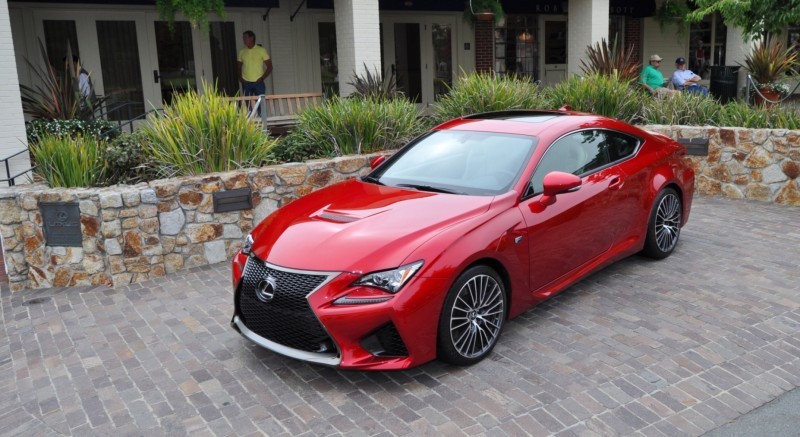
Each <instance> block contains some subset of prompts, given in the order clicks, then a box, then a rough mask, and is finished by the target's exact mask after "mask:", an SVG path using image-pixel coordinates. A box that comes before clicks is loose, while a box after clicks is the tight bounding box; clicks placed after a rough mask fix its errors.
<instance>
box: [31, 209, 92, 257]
mask: <svg viewBox="0 0 800 437" xmlns="http://www.w3.org/2000/svg"><path fill="white" fill-rule="evenodd" d="M39 208H40V210H41V212H42V222H43V223H44V240H45V244H46V245H47V246H61V247H64V246H67V247H83V234H82V233H81V211H80V208H79V207H78V203H77V202H52V203H46V202H41V203H39Z"/></svg>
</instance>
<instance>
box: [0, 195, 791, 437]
mask: <svg viewBox="0 0 800 437" xmlns="http://www.w3.org/2000/svg"><path fill="white" fill-rule="evenodd" d="M798 211H800V210H798V209H797V208H791V207H781V206H775V205H771V204H764V203H755V202H747V201H741V200H730V199H723V198H711V197H699V198H697V199H696V201H695V205H694V211H693V213H692V217H691V220H690V223H689V225H688V226H687V227H686V228H685V229H684V233H683V239H682V242H681V243H680V245H679V246H678V249H677V252H676V253H675V254H674V255H673V256H672V257H670V258H668V259H666V260H664V261H660V262H654V261H649V260H646V259H643V258H639V257H631V258H629V259H627V260H625V261H623V262H620V263H618V264H616V265H614V266H611V267H609V268H607V269H605V270H603V271H601V272H599V273H597V274H595V275H593V276H591V277H590V278H588V279H586V280H584V281H583V282H581V283H579V284H577V285H575V286H573V287H572V288H571V289H569V290H567V291H565V292H564V293H562V294H560V295H559V296H557V297H555V298H553V299H551V300H550V301H548V302H546V303H544V304H543V305H541V306H539V307H537V308H535V309H533V310H531V311H529V312H527V313H526V314H524V315H523V316H521V317H519V318H517V319H515V320H513V321H512V322H511V323H509V324H508V325H507V330H506V331H505V332H504V334H503V337H502V338H501V340H500V343H499V344H498V346H497V348H496V349H495V352H494V354H493V355H492V356H491V358H490V359H487V360H485V361H483V362H482V363H479V364H477V365H475V366H472V367H468V368H457V367H451V366H447V365H444V364H442V363H439V362H433V363H429V364H427V365H424V366H422V367H419V368H417V369H413V370H409V371H402V372H389V373H359V372H343V371H337V370H333V369H329V368H324V367H317V366H313V365H308V364H304V363H301V362H298V361H295V360H292V359H288V358H283V357H280V356H278V355H275V354H273V353H271V352H269V351H266V350H263V349H261V348H259V347H256V346H254V345H253V344H252V343H250V342H249V341H247V340H245V339H244V338H242V337H241V336H240V335H239V334H237V333H236V332H234V331H233V330H232V329H231V328H230V327H229V325H228V323H229V320H230V316H231V312H232V308H231V306H232V302H231V290H230V283H229V281H230V280H229V267H228V265H227V264H218V265H214V266H210V267H204V268H198V269H194V270H190V271H188V272H185V273H182V274H177V275H170V276H168V277H166V278H163V279H159V280H157V281H150V282H146V283H142V284H138V285H131V286H127V287H121V288H116V289H109V288H104V287H100V288H97V287H95V288H80V289H70V290H66V289H51V290H45V291H39V292H27V293H16V294H14V295H10V293H9V292H8V289H7V286H5V287H6V288H5V289H4V290H3V292H2V297H0V305H1V306H0V310H2V328H3V329H2V333H3V335H2V336H0V435H17V434H21V435H25V436H33V435H58V434H73V435H81V436H86V435H109V434H114V435H147V436H151V435H184V434H192V435H261V434H267V435H298V434H307V435H326V434H339V433H341V434H347V435H441V434H444V435H462V434H463V435H474V434H489V435H492V436H497V435H506V434H507V435H523V434H531V435H549V434H556V435H564V436H571V435H603V436H605V435H627V434H636V435H648V436H649V435H654V436H655V435H666V436H678V435H700V434H703V433H704V432H706V431H708V430H711V429H714V428H716V427H719V426H721V425H723V424H725V423H726V422H728V421H730V420H732V419H734V418H737V417H739V416H740V415H742V414H744V413H746V412H748V411H750V410H752V409H754V408H756V407H758V406H761V405H763V404H765V403H767V402H769V401H770V400H772V399H774V398H776V397H777V396H779V395H780V394H782V393H784V392H787V391H789V390H791V389H793V388H795V387H798V386H799V385H800V338H799V337H800V336H798V332H799V331H800V329H798V328H799V327H800V281H798V275H797V267H798V266H797V264H798V260H800V231H798V227H797V218H798ZM31 299H36V300H34V301H31ZM37 302H38V303H37Z"/></svg>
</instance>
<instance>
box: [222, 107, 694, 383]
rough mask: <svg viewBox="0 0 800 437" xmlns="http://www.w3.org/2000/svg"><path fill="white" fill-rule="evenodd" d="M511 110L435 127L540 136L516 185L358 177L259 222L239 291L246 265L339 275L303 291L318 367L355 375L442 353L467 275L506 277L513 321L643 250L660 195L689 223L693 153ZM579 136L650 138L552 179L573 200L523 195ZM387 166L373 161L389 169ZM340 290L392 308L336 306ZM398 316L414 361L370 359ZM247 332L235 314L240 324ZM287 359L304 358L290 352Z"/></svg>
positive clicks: (611, 126) (602, 123) (604, 124)
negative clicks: (322, 337)
mask: <svg viewBox="0 0 800 437" xmlns="http://www.w3.org/2000/svg"><path fill="white" fill-rule="evenodd" d="M506 114H510V115H509V116H507V117H499V118H494V116H492V115H490V116H488V117H486V118H480V117H478V118H461V119H457V120H453V121H450V122H447V123H444V124H442V125H440V126H438V127H436V128H434V130H436V131H447V130H452V131H459V132H462V131H470V132H493V133H505V134H515V135H525V136H530V137H536V138H538V142H537V144H536V146H535V149H533V151H532V153H531V154H530V158H529V160H528V162H527V163H525V165H524V166H523V167H521V168H522V170H521V172H520V173H519V177H518V178H517V179H516V182H515V183H514V184H513V185H511V188H510V189H508V190H506V191H505V192H502V193H498V194H495V195H458V194H446V193H438V192H429V191H419V190H414V189H410V188H403V187H396V186H389V185H378V184H375V183H371V182H367V181H362V180H358V179H352V180H348V181H345V182H341V183H338V184H335V185H333V186H330V187H327V188H324V189H321V190H319V191H316V192H314V193H311V194H309V195H307V196H305V197H303V198H301V199H298V200H296V201H294V202H292V203H290V204H288V205H286V206H284V207H282V208H280V209H279V210H278V211H276V212H275V213H273V214H272V215H270V216H269V217H268V218H267V219H265V220H264V221H263V222H262V223H261V224H259V225H258V226H257V227H256V229H255V230H254V231H253V233H252V238H253V244H252V248H251V249H250V254H249V255H245V254H243V253H241V252H240V253H238V254H237V255H236V257H235V259H234V262H233V278H232V279H233V287H234V290H238V289H239V288H240V286H241V283H242V281H241V278H242V273H243V270H244V266H245V263H246V262H247V260H248V257H254V258H255V259H257V260H260V261H264V262H266V263H267V264H269V265H271V266H275V267H276V268H282V269H291V270H296V271H303V272H329V273H330V274H331V276H332V279H330V281H329V282H327V283H325V284H324V285H323V286H322V287H321V288H319V289H317V290H316V291H314V292H313V293H311V294H310V295H308V297H307V300H308V305H309V306H310V308H311V310H312V311H313V313H314V316H315V317H316V319H317V320H318V321H319V323H320V324H321V325H322V327H323V328H324V330H325V331H326V332H327V334H328V335H329V336H330V338H331V340H332V342H333V344H334V345H335V350H334V351H333V352H326V353H328V354H329V355H330V356H332V357H334V359H332V360H330V361H324V362H322V363H323V364H328V365H335V366H338V367H341V368H351V369H369V370H386V369H404V368H409V367H413V366H416V365H419V364H422V363H425V362H427V361H430V360H432V359H435V358H436V355H437V329H438V323H439V318H440V315H441V313H442V305H443V302H444V300H445V297H446V295H447V293H448V291H449V289H450V287H451V286H452V285H453V283H454V281H455V280H456V278H457V277H458V276H459V274H460V273H461V272H463V271H465V270H466V269H467V268H468V267H470V266H472V265H474V264H476V263H483V264H487V265H489V266H491V267H492V268H494V269H495V270H496V271H497V272H498V273H499V274H500V276H501V277H502V278H503V280H504V282H505V284H506V289H508V290H509V296H508V297H509V304H508V311H507V316H508V318H513V317H515V316H517V315H519V314H520V313H522V312H524V311H525V310H527V309H529V308H530V307H531V306H533V305H536V304H537V303H539V302H541V301H543V300H545V299H546V298H548V297H550V296H552V295H554V294H556V293H558V292H560V291H562V290H563V289H565V288H567V287H568V286H569V285H571V284H573V283H575V282H577V281H578V280H580V279H581V278H583V277H585V276H586V275H588V274H589V273H591V272H593V271H596V270H597V269H600V268H602V267H603V266H605V265H608V264H609V263H612V262H614V261H617V260H619V259H622V258H625V257H627V256H630V255H632V254H635V253H637V252H639V251H641V250H642V249H643V247H644V244H645V235H646V231H647V226H648V218H649V216H650V213H651V210H652V209H653V204H654V201H655V200H656V197H657V196H658V194H659V193H660V192H661V191H662V190H663V189H664V188H665V187H667V186H670V187H673V188H674V189H675V190H677V192H678V193H679V196H680V197H681V200H682V205H683V214H682V216H681V225H683V224H685V223H686V220H687V219H688V217H689V212H690V209H691V203H692V193H693V191H694V172H693V171H692V170H691V168H689V166H688V165H687V164H686V163H685V162H684V159H683V156H684V155H685V149H684V148H683V146H681V145H680V144H678V143H677V142H675V141H672V140H670V139H668V138H666V137H663V136H660V135H655V134H650V133H647V132H645V131H642V130H641V129H639V128H636V127H633V126H630V125H628V124H626V123H623V122H620V121H617V120H613V119H609V118H605V117H600V116H594V115H587V114H578V113H571V112H544V111H538V112H515V113H506ZM548 114H551V115H555V116H554V117H553V118H552V119H550V120H545V121H541V122H535V123H533V122H524V121H516V120H514V117H515V116H518V117H523V116H525V115H532V116H533V115H548ZM505 118H510V119H505ZM583 130H589V131H591V132H596V131H597V130H601V131H602V132H606V131H608V132H619V133H623V134H627V135H629V136H631V137H635V138H637V139H639V140H641V141H640V146H639V148H638V151H636V153H635V154H634V155H632V156H630V157H629V158H627V159H625V160H623V161H621V162H617V163H615V164H614V165H610V166H608V167H606V168H602V169H600V170H599V171H594V172H592V173H590V174H588V175H584V176H582V177H580V178H578V177H577V176H570V175H566V174H564V173H550V174H549V175H548V176H547V177H546V183H547V184H548V186H552V185H553V184H556V183H557V184H562V185H563V188H564V189H566V188H569V186H572V185H574V184H576V183H578V182H576V181H578V180H579V183H578V185H579V187H577V188H579V189H578V190H577V191H575V192H568V193H564V192H563V190H559V191H558V193H557V194H555V195H553V194H552V193H540V194H536V195H533V196H528V197H525V194H526V188H527V187H528V183H529V181H530V180H531V178H532V176H533V174H534V171H535V169H536V167H537V165H538V163H539V162H540V160H541V159H542V157H543V155H544V154H545V151H546V150H547V148H548V146H549V145H550V144H551V143H553V142H554V141H556V140H557V139H559V138H562V137H563V136H564V135H565V134H569V133H571V132H576V131H583ZM401 153H402V152H398V154H401ZM392 159H394V157H393V158H390V159H388V160H386V162H383V161H381V160H378V161H376V162H374V163H373V165H375V166H377V165H381V166H385V165H392ZM570 184H572V185H570ZM420 260H421V261H423V262H424V264H423V265H422V267H421V269H420V270H419V271H417V272H416V274H414V276H413V277H412V278H411V279H410V280H409V281H408V282H407V283H405V284H404V285H403V287H402V288H401V289H400V290H399V291H398V292H397V293H396V294H391V293H389V292H387V291H383V290H380V289H376V288H373V287H370V286H364V285H354V283H355V281H357V280H358V279H359V278H361V277H362V276H363V275H364V274H367V273H370V272H375V271H382V270H389V269H394V268H397V267H399V266H403V265H406V264H409V263H413V262H415V261H420ZM277 292H280V287H278V290H277V291H276V293H277ZM236 293H238V291H236ZM344 296H347V297H348V298H352V299H373V298H381V299H384V300H383V301H381V302H376V303H365V304H360V305H359V304H353V305H338V304H335V303H334V301H336V300H337V299H340V298H342V297H344ZM235 301H236V305H237V306H236V314H235V315H234V316H235V317H234V321H236V320H237V319H236V317H237V315H238V314H239V306H238V305H239V304H238V302H239V299H238V294H237V297H236V300H235ZM370 302H372V301H370ZM389 322H391V324H393V326H394V327H395V328H396V332H397V333H398V334H399V337H400V338H401V339H402V342H403V343H404V345H405V347H406V349H407V355H406V356H380V355H374V354H372V353H370V352H369V351H368V350H367V349H366V348H365V346H364V342H365V341H366V340H365V338H366V337H367V336H369V335H371V334H373V333H375V332H376V330H378V329H379V328H381V327H382V326H386V325H387V323H389ZM242 326H244V324H243V323H242V322H241V320H239V325H237V326H235V327H236V328H237V329H240V328H241V327H242ZM246 336H248V338H251V339H253V337H252V336H251V335H249V334H246ZM501 341H502V340H501ZM259 344H261V343H259ZM262 345H264V344H262ZM267 347H269V346H267ZM270 348H271V347H270ZM275 350H276V351H278V352H280V353H287V351H286V350H285V349H282V348H281V349H275ZM287 354H288V355H290V356H295V357H297V358H300V359H306V355H302V356H297V355H294V354H292V353H291V351H290V353H287ZM312 361H313V360H312Z"/></svg>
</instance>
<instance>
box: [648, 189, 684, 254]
mask: <svg viewBox="0 0 800 437" xmlns="http://www.w3.org/2000/svg"><path fill="white" fill-rule="evenodd" d="M682 214H683V205H682V203H681V198H680V196H678V192H677V191H675V190H674V189H673V188H666V189H664V190H662V191H661V192H660V193H658V197H656V201H655V202H654V203H653V210H652V211H650V220H649V221H648V224H647V238H646V240H645V243H644V250H643V251H642V254H644V255H645V256H648V257H650V258H655V259H663V258H666V257H668V256H669V255H670V254H671V253H672V251H673V250H675V246H676V245H677V244H678V238H679V237H680V234H681V217H682Z"/></svg>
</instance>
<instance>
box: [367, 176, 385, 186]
mask: <svg viewBox="0 0 800 437" xmlns="http://www.w3.org/2000/svg"><path fill="white" fill-rule="evenodd" d="M361 180H362V181H364V182H371V183H373V184H376V185H386V184H384V183H383V182H381V181H380V179H379V178H376V177H375V176H369V175H367V176H364V177H362V178H361Z"/></svg>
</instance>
